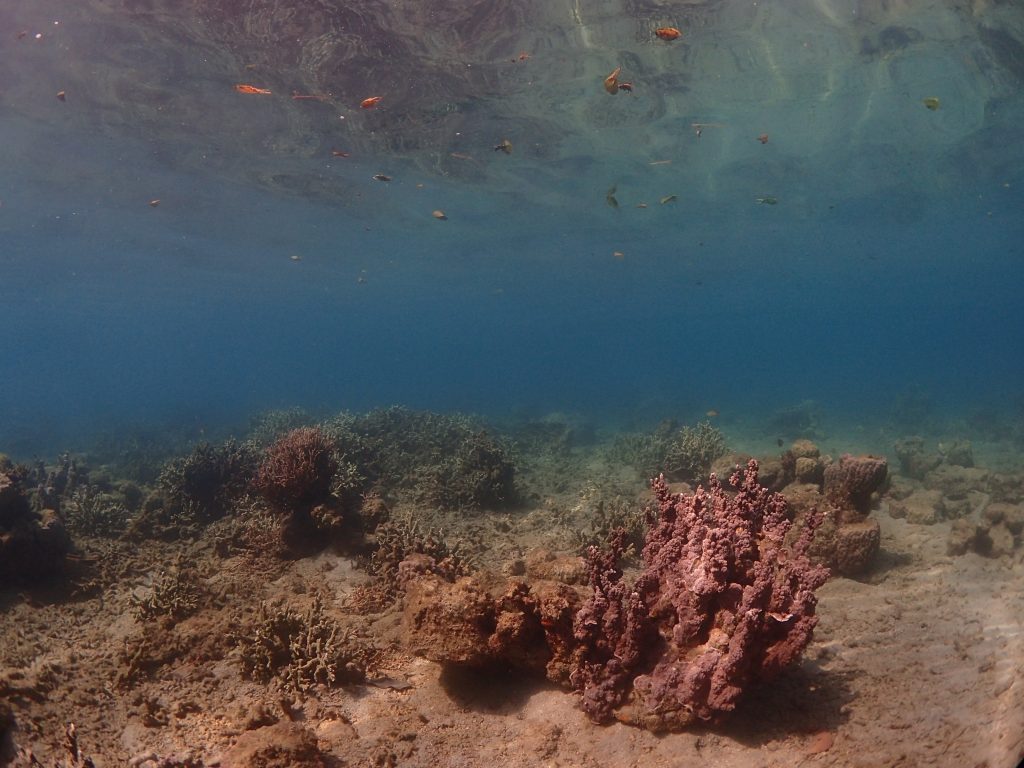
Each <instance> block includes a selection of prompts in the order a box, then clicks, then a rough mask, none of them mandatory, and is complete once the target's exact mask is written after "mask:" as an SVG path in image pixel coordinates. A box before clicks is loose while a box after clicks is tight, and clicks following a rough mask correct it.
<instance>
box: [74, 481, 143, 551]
mask: <svg viewBox="0 0 1024 768" xmlns="http://www.w3.org/2000/svg"><path fill="white" fill-rule="evenodd" d="M63 508H64V520H65V522H66V524H67V527H68V530H69V531H71V533H73V534H76V535H85V536H103V537H108V538H111V537H115V536H118V535H119V534H121V533H122V532H123V531H124V529H125V527H126V526H127V525H128V520H129V518H130V517H131V513H129V511H128V508H127V507H126V506H125V504H124V503H123V502H122V501H121V500H119V499H118V498H117V497H116V496H115V495H114V494H109V493H101V492H100V491H99V490H98V489H97V488H96V486H93V485H82V486H80V487H78V488H76V489H75V491H74V493H72V494H71V498H70V499H67V500H66V501H65V503H64V504H63Z"/></svg>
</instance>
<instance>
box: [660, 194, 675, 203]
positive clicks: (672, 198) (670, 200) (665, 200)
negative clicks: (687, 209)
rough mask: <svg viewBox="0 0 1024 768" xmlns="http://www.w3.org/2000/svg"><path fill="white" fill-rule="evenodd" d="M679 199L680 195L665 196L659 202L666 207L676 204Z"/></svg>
mask: <svg viewBox="0 0 1024 768" xmlns="http://www.w3.org/2000/svg"><path fill="white" fill-rule="evenodd" d="M678 199H679V196H678V195H665V196H664V197H663V198H661V200H659V201H658V202H659V203H661V204H662V205H665V204H666V203H674V202H675V201H676V200H678Z"/></svg>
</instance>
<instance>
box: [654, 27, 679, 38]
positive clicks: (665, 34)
mask: <svg viewBox="0 0 1024 768" xmlns="http://www.w3.org/2000/svg"><path fill="white" fill-rule="evenodd" d="M654 34H656V35H657V36H658V37H660V38H661V39H662V40H678V39H679V36H680V35H682V34H683V33H682V32H680V31H679V30H678V29H676V28H675V27H658V28H657V29H656V30H654Z"/></svg>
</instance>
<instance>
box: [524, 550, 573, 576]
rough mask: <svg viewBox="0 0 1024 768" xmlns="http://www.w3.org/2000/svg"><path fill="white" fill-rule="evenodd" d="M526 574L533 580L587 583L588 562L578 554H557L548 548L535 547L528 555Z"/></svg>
mask: <svg viewBox="0 0 1024 768" xmlns="http://www.w3.org/2000/svg"><path fill="white" fill-rule="evenodd" d="M526 575H527V577H528V578H529V580H530V581H531V582H532V581H537V580H545V581H560V582H562V583H563V584H586V583H587V562H586V560H584V559H583V558H582V557H579V556H577V555H556V554H554V553H553V552H551V551H550V550H547V549H535V550H533V551H531V552H530V553H529V554H528V555H527V556H526Z"/></svg>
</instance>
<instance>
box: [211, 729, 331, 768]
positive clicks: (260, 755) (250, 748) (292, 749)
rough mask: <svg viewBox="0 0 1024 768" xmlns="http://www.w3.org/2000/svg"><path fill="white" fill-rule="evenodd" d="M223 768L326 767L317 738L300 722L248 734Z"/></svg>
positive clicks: (243, 735)
mask: <svg viewBox="0 0 1024 768" xmlns="http://www.w3.org/2000/svg"><path fill="white" fill-rule="evenodd" d="M220 764H221V765H222V766H223V768H326V767H327V761H326V760H325V759H324V756H323V753H321V752H320V748H319V747H318V746H317V741H316V736H314V735H313V734H312V733H311V732H310V731H308V730H306V729H305V728H303V727H302V726H301V725H299V724H298V723H291V722H280V723H276V724H275V725H268V726H266V727H264V728H257V729H256V730H253V731H246V732H245V733H243V734H242V735H241V736H240V737H239V738H238V741H237V742H236V743H235V745H234V746H233V747H232V748H231V749H229V750H228V751H227V752H226V753H225V754H224V757H223V758H222V759H221V762H220Z"/></svg>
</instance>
